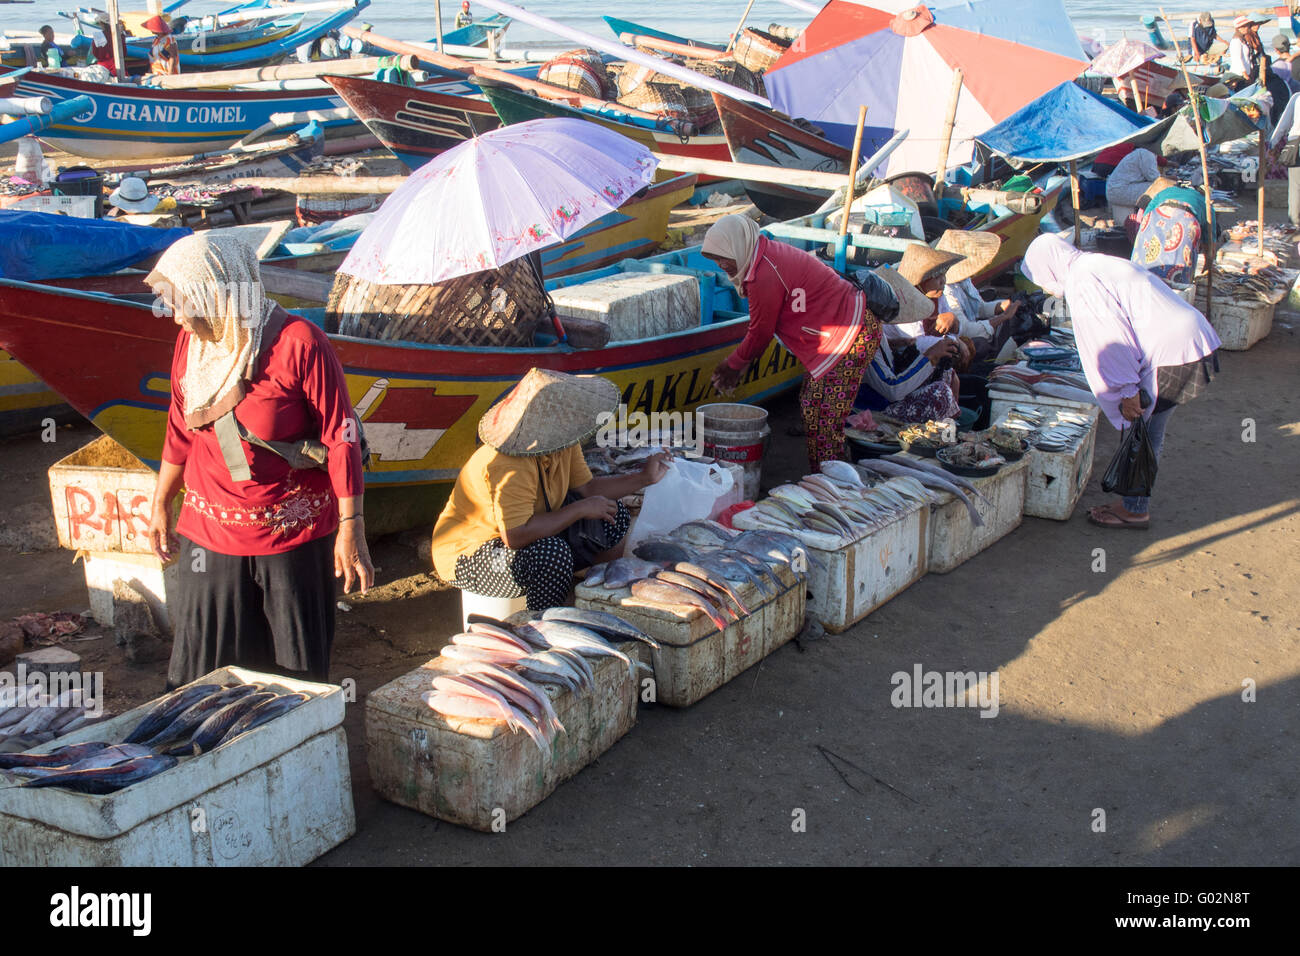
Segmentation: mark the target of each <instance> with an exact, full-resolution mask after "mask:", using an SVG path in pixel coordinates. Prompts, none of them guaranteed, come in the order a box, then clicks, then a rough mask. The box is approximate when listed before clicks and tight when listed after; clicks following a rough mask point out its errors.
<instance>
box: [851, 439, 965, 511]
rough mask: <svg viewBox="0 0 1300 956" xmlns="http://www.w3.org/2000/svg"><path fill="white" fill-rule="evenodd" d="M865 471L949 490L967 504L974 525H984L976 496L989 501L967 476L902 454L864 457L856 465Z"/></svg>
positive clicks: (933, 488) (939, 489) (934, 488)
mask: <svg viewBox="0 0 1300 956" xmlns="http://www.w3.org/2000/svg"><path fill="white" fill-rule="evenodd" d="M854 467H855V468H857V469H858V470H859V471H862V472H863V473H871V472H874V473H876V474H878V475H884V476H886V477H889V478H910V479H912V480H913V481H915V482H917V483H919V484H921V485H923V486H925V487H926V488H930V489H932V490H935V491H946V492H949V493H950V494H952V495H955V496H956V497H957V498H959V499H960V500H961V502H962V504H964V505H965V506H966V513H967V514H968V515H970V521H971V524H973V525H974V526H975V527H977V528H981V527H983V526H984V519H983V518H981V517H980V513H979V509H978V508H976V507H975V501H974V498H979V499H980V500H981V501H983V502H985V503H986V504H987V503H988V499H987V498H985V497H984V496H983V495H982V494H980V492H979V489H978V488H976V487H975V486H974V485H972V484H971V483H970V482H969V481H967V480H966V479H965V478H962V477H961V476H959V475H954V474H953V473H952V472H950V471H947V470H945V469H944V468H942V467H940V466H939V465H936V464H935V463H934V462H932V461H928V460H926V459H924V458H903V457H902V456H900V455H884V456H882V457H880V458H864V459H863V460H862V461H860V462H858V463H857V464H856V465H855V466H854Z"/></svg>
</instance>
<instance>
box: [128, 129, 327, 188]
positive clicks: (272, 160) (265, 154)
mask: <svg viewBox="0 0 1300 956" xmlns="http://www.w3.org/2000/svg"><path fill="white" fill-rule="evenodd" d="M324 155H325V136H324V133H323V132H322V133H320V135H305V136H301V135H295V136H292V137H290V138H287V139H279V140H274V141H272V142H268V143H259V144H257V145H254V146H244V147H234V148H231V149H229V150H218V151H217V152H215V153H205V154H201V155H199V156H194V157H191V158H190V159H189V160H187V161H186V162H183V163H172V164H170V165H167V166H154V167H150V168H148V169H144V170H140V171H138V172H136V175H138V176H140V177H141V178H142V179H144V180H146V181H147V182H170V183H198V182H201V183H214V182H225V181H227V180H231V179H242V178H244V177H248V176H267V177H271V178H276V177H293V176H297V175H298V174H299V173H300V172H302V170H303V168H304V167H306V166H308V165H310V164H311V163H313V162H315V161H316V160H318V159H320V158H321V157H322V156H324Z"/></svg>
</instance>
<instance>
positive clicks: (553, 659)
mask: <svg viewBox="0 0 1300 956" xmlns="http://www.w3.org/2000/svg"><path fill="white" fill-rule="evenodd" d="M521 660H528V661H534V660H537V661H542V662H543V663H546V664H554V665H556V666H558V667H563V668H564V669H565V670H566V671H567V672H568V673H570V674H572V675H573V677H574V679H575V680H577V682H578V688H579V689H581V690H586V689H588V688H590V687H591V685H592V684H594V683H595V682H596V674H595V672H594V671H593V670H592V669H591V665H590V664H588V663H587V662H586V661H585V660H584V659H583V657H582V655H581V654H579V653H577V652H575V651H572V650H570V649H569V648H567V647H553V646H550V645H547V647H546V648H545V649H544V650H540V651H535V652H534V653H532V654H529V655H528V657H526V658H521Z"/></svg>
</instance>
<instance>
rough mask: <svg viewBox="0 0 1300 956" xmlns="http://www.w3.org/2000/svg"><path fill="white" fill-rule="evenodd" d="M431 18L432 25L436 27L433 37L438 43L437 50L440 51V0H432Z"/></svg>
mask: <svg viewBox="0 0 1300 956" xmlns="http://www.w3.org/2000/svg"><path fill="white" fill-rule="evenodd" d="M433 20H434V26H435V27H436V29H437V36H436V37H435V40H436V42H437V44H438V52H439V53H441V52H442V0H434V4H433Z"/></svg>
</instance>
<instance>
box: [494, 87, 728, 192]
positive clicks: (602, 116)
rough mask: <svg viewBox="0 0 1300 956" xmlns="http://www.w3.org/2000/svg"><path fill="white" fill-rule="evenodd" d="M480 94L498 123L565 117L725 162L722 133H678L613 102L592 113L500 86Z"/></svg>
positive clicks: (706, 179) (704, 179)
mask: <svg viewBox="0 0 1300 956" xmlns="http://www.w3.org/2000/svg"><path fill="white" fill-rule="evenodd" d="M483 95H484V96H485V97H487V101H488V102H489V103H491V104H492V108H493V109H494V110H496V113H497V115H498V116H500V117H501V122H503V123H505V124H506V125H510V124H511V123H523V122H526V121H528V120H534V119H542V118H543V117H548V116H567V117H570V118H574V119H583V120H587V121H588V122H592V123H598V124H600V125H601V126H604V127H605V128H606V129H612V130H614V131H615V132H616V133H622V134H623V135H624V136H626V137H627V138H628V139H632V140H635V141H636V142H638V143H641V144H642V145H644V146H645V147H647V148H648V149H651V150H654V151H655V152H658V153H666V154H668V155H672V156H692V157H695V158H697V159H720V160H723V161H724V162H725V161H728V160H730V159H731V153H730V152H729V151H728V150H727V140H726V137H724V136H715V135H698V134H697V135H692V136H680V135H678V134H677V133H675V132H673V131H672V130H670V129H668V128H667V124H660V126H658V127H651V126H649V125H648V124H647V125H641V123H640V122H639V121H636V120H634V119H633V118H631V117H629V116H628V115H627V114H623V113H620V112H619V110H618V104H617V103H611V104H609V109H608V112H606V111H602V112H600V113H595V112H592V111H590V110H585V109H575V108H574V107H571V106H567V105H565V104H564V103H557V102H554V101H552V100H544V99H542V98H541V97H539V96H533V95H532V94H530V93H524V92H522V91H520V90H514V89H509V88H507V87H504V86H484V87H483ZM699 181H700V184H701V185H703V184H705V183H714V182H718V181H719V178H718V177H716V176H700V180H699Z"/></svg>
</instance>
